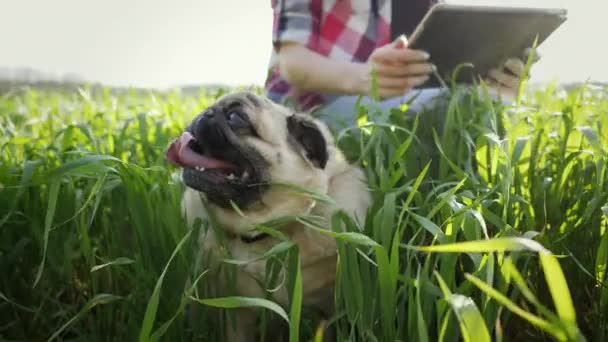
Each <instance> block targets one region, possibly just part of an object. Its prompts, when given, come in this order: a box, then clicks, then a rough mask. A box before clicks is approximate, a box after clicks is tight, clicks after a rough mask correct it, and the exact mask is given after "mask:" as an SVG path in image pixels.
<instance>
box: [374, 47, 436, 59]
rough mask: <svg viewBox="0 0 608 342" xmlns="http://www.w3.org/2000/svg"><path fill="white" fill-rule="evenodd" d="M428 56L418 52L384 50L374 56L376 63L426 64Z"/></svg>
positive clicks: (393, 49)
mask: <svg viewBox="0 0 608 342" xmlns="http://www.w3.org/2000/svg"><path fill="white" fill-rule="evenodd" d="M429 58H430V56H429V54H428V53H426V52H424V51H420V50H411V49H395V48H386V49H382V50H379V51H378V52H377V53H376V54H375V55H374V60H373V61H374V62H377V63H415V62H426V61H428V59H429Z"/></svg>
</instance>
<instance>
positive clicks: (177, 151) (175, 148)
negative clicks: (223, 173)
mask: <svg viewBox="0 0 608 342" xmlns="http://www.w3.org/2000/svg"><path fill="white" fill-rule="evenodd" d="M193 140H196V139H195V138H194V136H192V134H190V133H189V132H184V133H183V134H182V135H181V136H180V137H179V138H178V139H177V140H176V141H174V142H173V143H172V144H171V145H170V146H169V149H168V150H167V154H166V157H167V160H169V161H170V162H171V163H173V164H175V165H177V166H181V167H203V168H206V169H234V168H236V167H235V166H234V165H232V164H231V163H228V162H225V161H223V160H219V159H214V158H211V157H206V156H203V155H200V154H198V153H196V152H194V151H193V150H192V149H191V148H190V146H189V144H190V142H191V141H193Z"/></svg>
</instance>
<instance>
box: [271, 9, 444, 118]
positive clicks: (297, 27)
mask: <svg viewBox="0 0 608 342" xmlns="http://www.w3.org/2000/svg"><path fill="white" fill-rule="evenodd" d="M271 1H272V9H273V31H272V33H273V37H272V42H273V46H274V49H273V51H272V56H271V60H270V65H269V72H268V77H267V79H266V84H265V88H266V92H267V95H268V97H269V98H271V99H272V100H274V101H276V102H279V103H286V102H291V104H292V105H295V106H296V107H298V109H301V110H310V109H313V108H314V107H317V106H320V105H323V104H324V103H325V102H327V101H328V100H329V99H330V96H328V95H324V94H319V93H314V92H302V91H299V90H298V89H296V88H295V87H292V86H291V85H290V84H289V83H288V82H287V81H286V80H285V79H284V78H283V77H281V72H280V70H279V68H278V60H277V55H276V48H277V47H278V46H279V45H280V44H281V43H283V42H287V41H290V42H296V43H300V44H302V45H303V46H305V47H307V48H308V49H310V50H312V51H315V52H317V53H319V54H321V55H323V56H327V57H329V58H331V59H336V60H345V61H351V62H366V61H367V59H368V57H369V55H370V54H371V53H372V52H373V51H374V50H375V49H376V48H377V47H380V46H382V45H385V44H387V43H390V42H391V41H392V39H393V33H392V32H391V24H390V23H391V15H392V13H391V0H350V1H349V0H271ZM401 1H404V0H401ZM436 2H437V1H435V0H413V1H410V2H409V3H407V4H401V3H399V7H401V6H403V7H406V8H407V9H408V10H410V9H412V10H410V11H409V13H406V12H408V11H401V10H400V11H399V12H400V13H399V15H400V16H399V19H398V20H399V23H400V25H402V24H404V23H405V24H408V25H409V26H415V25H416V24H417V21H418V20H420V19H421V16H422V15H424V14H425V13H426V11H428V9H429V8H430V6H431V5H432V4H434V3H436ZM416 11H417V12H416ZM401 12H403V13H401ZM414 12H416V13H414ZM395 14H397V13H395ZM394 17H395V16H394V15H393V18H394Z"/></svg>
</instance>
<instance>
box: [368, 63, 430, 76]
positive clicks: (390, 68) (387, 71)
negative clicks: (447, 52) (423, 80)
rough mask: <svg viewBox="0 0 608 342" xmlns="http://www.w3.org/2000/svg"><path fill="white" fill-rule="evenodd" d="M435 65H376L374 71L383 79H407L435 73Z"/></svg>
mask: <svg viewBox="0 0 608 342" xmlns="http://www.w3.org/2000/svg"><path fill="white" fill-rule="evenodd" d="M433 68H434V66H433V64H431V63H409V64H403V63H399V64H386V63H379V64H376V65H374V69H375V70H376V73H377V74H378V75H379V76H382V77H405V76H418V75H428V74H430V73H432V72H433Z"/></svg>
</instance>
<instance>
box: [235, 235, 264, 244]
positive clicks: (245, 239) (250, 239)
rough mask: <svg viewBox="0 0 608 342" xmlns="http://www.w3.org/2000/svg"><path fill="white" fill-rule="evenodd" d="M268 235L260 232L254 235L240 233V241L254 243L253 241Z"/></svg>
mask: <svg viewBox="0 0 608 342" xmlns="http://www.w3.org/2000/svg"><path fill="white" fill-rule="evenodd" d="M268 236H270V235H268V234H266V233H261V234H258V235H254V236H249V235H241V241H243V243H254V242H258V241H260V240H263V239H265V238H267V237H268Z"/></svg>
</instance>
